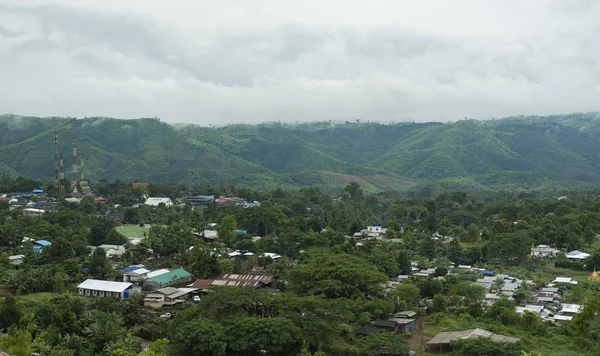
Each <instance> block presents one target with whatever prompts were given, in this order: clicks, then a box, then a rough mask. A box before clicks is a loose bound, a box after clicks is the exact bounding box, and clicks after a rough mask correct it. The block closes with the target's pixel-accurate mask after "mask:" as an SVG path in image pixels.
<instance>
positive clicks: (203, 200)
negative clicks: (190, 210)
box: [185, 195, 215, 206]
mask: <svg viewBox="0 0 600 356" xmlns="http://www.w3.org/2000/svg"><path fill="white" fill-rule="evenodd" d="M214 200H215V196H214V195H194V196H192V197H187V198H185V201H186V202H188V203H190V204H191V205H193V206H206V205H208V203H210V202H213V201H214Z"/></svg>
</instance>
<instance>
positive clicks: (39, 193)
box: [33, 189, 44, 195]
mask: <svg viewBox="0 0 600 356" xmlns="http://www.w3.org/2000/svg"><path fill="white" fill-rule="evenodd" d="M33 194H35V195H42V194H44V191H43V190H42V189H34V190H33Z"/></svg>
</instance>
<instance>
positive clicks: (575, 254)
mask: <svg viewBox="0 0 600 356" xmlns="http://www.w3.org/2000/svg"><path fill="white" fill-rule="evenodd" d="M590 256H591V255H590V254H589V253H585V252H581V251H578V250H575V251H571V252H567V258H568V259H569V260H571V261H582V260H585V259H586V258H588V257H590Z"/></svg>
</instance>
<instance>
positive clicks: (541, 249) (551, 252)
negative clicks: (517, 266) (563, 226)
mask: <svg viewBox="0 0 600 356" xmlns="http://www.w3.org/2000/svg"><path fill="white" fill-rule="evenodd" d="M559 252H560V250H557V249H555V248H552V247H550V246H548V245H538V246H536V247H533V248H532V249H531V256H532V257H556V255H558V253H559Z"/></svg>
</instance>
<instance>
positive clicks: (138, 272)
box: [127, 268, 150, 276]
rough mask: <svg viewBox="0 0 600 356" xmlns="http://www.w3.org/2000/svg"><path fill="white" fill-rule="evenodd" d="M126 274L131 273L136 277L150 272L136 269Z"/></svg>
mask: <svg viewBox="0 0 600 356" xmlns="http://www.w3.org/2000/svg"><path fill="white" fill-rule="evenodd" d="M127 273H133V274H137V275H138V276H141V275H142V274H146V273H150V270H149V269H147V268H138V269H134V270H133V271H131V272H127Z"/></svg>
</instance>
